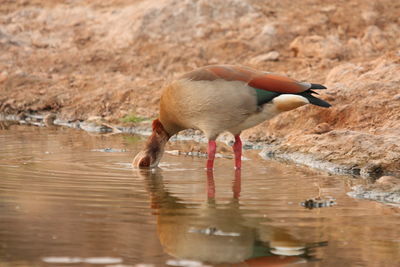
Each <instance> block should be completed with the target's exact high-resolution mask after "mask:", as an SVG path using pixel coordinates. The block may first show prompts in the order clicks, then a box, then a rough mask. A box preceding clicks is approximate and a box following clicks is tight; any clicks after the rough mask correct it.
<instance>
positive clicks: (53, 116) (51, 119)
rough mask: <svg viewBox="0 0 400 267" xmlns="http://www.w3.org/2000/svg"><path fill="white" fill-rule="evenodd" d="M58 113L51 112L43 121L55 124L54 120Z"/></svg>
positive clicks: (47, 124) (49, 124)
mask: <svg viewBox="0 0 400 267" xmlns="http://www.w3.org/2000/svg"><path fill="white" fill-rule="evenodd" d="M56 118H57V117H56V115H55V114H53V113H49V114H47V115H46V116H44V118H43V122H44V124H45V125H46V126H53V125H54V120H55V119H56Z"/></svg>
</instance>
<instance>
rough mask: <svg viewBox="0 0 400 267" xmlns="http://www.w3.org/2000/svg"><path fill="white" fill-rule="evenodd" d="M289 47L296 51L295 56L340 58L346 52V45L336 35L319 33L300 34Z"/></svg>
mask: <svg viewBox="0 0 400 267" xmlns="http://www.w3.org/2000/svg"><path fill="white" fill-rule="evenodd" d="M289 47H290V49H291V50H292V51H293V52H294V53H295V56H303V57H314V58H329V59H336V58H339V59H340V58H342V57H343V56H344V54H345V49H344V46H343V44H342V42H341V41H340V39H339V37H338V36H336V35H330V36H327V37H323V36H319V35H312V36H299V37H297V38H296V39H294V40H293V42H292V43H291V44H290V46H289Z"/></svg>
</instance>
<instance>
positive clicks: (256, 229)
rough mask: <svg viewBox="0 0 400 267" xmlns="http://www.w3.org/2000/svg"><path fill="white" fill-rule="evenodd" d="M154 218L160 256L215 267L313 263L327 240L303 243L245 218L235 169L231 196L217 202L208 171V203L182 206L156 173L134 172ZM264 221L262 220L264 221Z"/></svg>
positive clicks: (156, 170) (254, 219) (158, 171)
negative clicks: (162, 253) (317, 249)
mask: <svg viewBox="0 0 400 267" xmlns="http://www.w3.org/2000/svg"><path fill="white" fill-rule="evenodd" d="M139 174H140V176H142V177H143V178H144V180H145V182H146V186H147V189H148V191H149V193H150V197H151V207H152V209H154V210H155V212H154V214H155V215H156V216H157V232H158V237H159V240H160V243H161V245H162V247H163V248H164V250H165V252H166V253H167V254H169V255H171V256H173V257H175V258H177V259H185V260H195V261H200V262H204V263H209V264H213V265H214V266H221V267H222V266H234V267H240V266H290V265H292V264H296V263H304V262H307V261H315V260H316V259H315V258H314V257H313V256H312V255H311V252H312V248H315V247H321V246H326V245H327V242H318V243H312V244H306V243H305V242H302V241H301V240H298V239H296V238H295V237H293V236H291V235H290V234H289V233H288V232H287V231H285V230H284V229H280V228H277V227H272V226H268V225H265V224H261V219H260V218H259V219H257V218H246V217H245V216H244V214H243V213H244V212H243V211H244V210H242V209H240V204H239V196H240V191H241V173H240V170H235V175H234V176H235V177H234V180H233V187H232V192H233V195H232V198H231V199H230V201H229V203H227V204H217V203H216V199H215V184H214V175H213V172H212V170H208V171H207V202H205V203H203V204H202V205H200V206H194V205H193V204H190V205H189V204H185V201H184V200H183V199H181V198H178V197H176V196H173V195H172V194H171V193H170V192H169V191H168V189H167V188H166V187H165V186H164V183H163V176H162V173H161V170H160V169H153V170H139ZM263 221H264V222H265V219H264V220H263Z"/></svg>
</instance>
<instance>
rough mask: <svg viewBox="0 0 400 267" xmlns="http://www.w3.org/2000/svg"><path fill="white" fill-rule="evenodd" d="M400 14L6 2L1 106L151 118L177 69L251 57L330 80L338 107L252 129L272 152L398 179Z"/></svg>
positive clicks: (370, 8)
mask: <svg viewBox="0 0 400 267" xmlns="http://www.w3.org/2000/svg"><path fill="white" fill-rule="evenodd" d="M398 14H400V2H398V1H392V0H377V1H362V0H350V1H335V2H334V3H333V2H331V3H327V2H325V1H322V0H304V1H298V2H296V4H293V1H290V0H271V1H260V0H226V1H219V0H192V1H189V0H186V1H181V0H160V1H150V0H136V1H132V0H113V1H100V0H93V1H68V0H65V1H62V0H57V1H54V0H42V1H40V0H31V1H28V0H17V1H15V0H12V1H11V0H2V1H1V4H0V112H2V113H7V114H18V113H21V112H38V113H46V112H54V113H57V116H58V117H59V118H63V119H67V120H86V119H88V118H90V117H92V116H100V117H102V118H103V119H104V120H105V121H108V122H111V123H120V122H119V119H120V118H122V117H124V116H126V115H127V114H136V115H137V116H142V117H147V118H152V117H155V116H157V110H158V103H159V97H160V89H161V88H162V86H163V85H164V84H165V83H166V82H168V81H169V80H171V79H173V78H174V77H176V76H177V75H180V74H182V73H183V72H185V71H188V70H191V69H193V68H195V67H200V66H204V65H208V64H215V63H227V64H241V65H247V66H250V67H254V68H257V69H264V70H266V71H272V72H276V73H281V74H286V75H288V76H290V77H292V78H295V79H298V80H305V81H310V82H314V83H322V84H325V85H326V86H328V87H329V90H327V91H326V92H324V93H323V94H322V95H321V97H322V98H324V99H326V100H328V101H329V102H331V103H332V104H333V107H332V108H330V109H322V108H319V107H313V106H306V107H302V108H299V109H297V110H294V111H291V112H288V113H286V114H283V115H281V116H279V117H277V118H275V119H273V120H271V121H268V122H265V123H264V124H263V125H260V126H258V127H256V128H254V129H251V130H248V131H247V132H246V133H245V134H244V136H245V137H247V138H248V139H250V140H255V141H267V143H269V144H270V147H269V148H268V151H266V153H269V154H274V155H275V156H279V155H283V154H285V155H297V156H296V157H295V156H293V157H291V158H292V159H294V158H297V161H299V162H301V161H302V158H303V159H304V158H307V157H311V159H312V160H313V161H315V162H318V161H319V162H329V163H332V164H337V165H339V166H347V167H348V168H349V169H351V170H352V172H353V173H356V174H357V173H360V174H361V175H363V176H372V177H373V176H377V177H379V176H381V175H383V174H392V175H399V173H400V123H399V122H400V76H399V73H400V50H399V47H400V38H399V36H400V26H399V25H400V17H399V16H398ZM299 155H300V156H299ZM289 158H290V157H289ZM303 161H304V160H303ZM304 162H305V161H304ZM304 162H303V163H304ZM310 165H312V164H310Z"/></svg>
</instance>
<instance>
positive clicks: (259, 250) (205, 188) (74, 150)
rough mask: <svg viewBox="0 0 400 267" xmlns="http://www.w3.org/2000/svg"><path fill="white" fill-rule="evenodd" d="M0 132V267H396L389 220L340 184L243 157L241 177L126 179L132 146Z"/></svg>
mask: <svg viewBox="0 0 400 267" xmlns="http://www.w3.org/2000/svg"><path fill="white" fill-rule="evenodd" d="M0 126H1V127H0V128H1V130H0V266H1V267H3V266H109V267H111V266H114V267H126V266H137V267H139V266H140V267H151V266H291V265H293V264H297V265H296V266H400V265H398V264H400V216H399V214H400V210H399V209H398V208H396V207H390V206H385V205H382V204H380V203H376V202H369V201H363V200H356V199H352V198H350V197H348V196H347V195H346V192H347V191H349V187H350V185H351V184H352V183H354V181H352V180H351V179H349V178H346V177H336V176H328V175H325V174H321V173H316V172H314V171H312V170H309V169H305V168H301V167H296V166H288V165H284V164H281V163H277V162H270V161H264V160H260V159H257V157H256V156H255V152H246V153H245V156H246V157H248V158H249V159H250V160H247V161H245V162H244V164H243V165H244V166H243V170H242V171H241V172H235V171H234V170H233V168H232V166H233V163H232V160H230V159H223V158H222V159H221V158H219V159H217V161H216V170H215V172H214V173H210V172H209V173H207V172H206V171H205V170H204V169H203V166H204V159H203V158H196V157H185V156H174V155H169V154H167V155H166V156H165V157H164V158H163V160H162V164H161V170H157V171H153V172H148V171H147V172H146V171H135V170H132V169H131V167H130V161H131V159H132V157H133V155H134V154H135V153H136V152H137V151H138V149H139V147H141V146H142V144H143V141H144V140H143V139H142V138H140V137H137V136H126V135H111V136H110V135H108V136H107V135H90V134H88V133H85V132H83V131H78V130H73V129H65V128H54V129H49V128H39V127H28V126H18V125H7V124H1V125H0ZM172 148H173V147H172ZM318 197H319V198H320V200H318ZM315 198H317V201H319V203H322V204H325V205H327V207H321V208H313V209H308V208H305V207H304V206H302V205H301V203H302V202H304V201H305V200H307V199H315ZM324 201H325V202H324ZM308 203H309V202H308ZM335 203H336V205H335ZM317 204H318V203H317ZM322 204H321V205H322ZM311 206H312V205H311ZM311 206H310V207H311Z"/></svg>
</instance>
